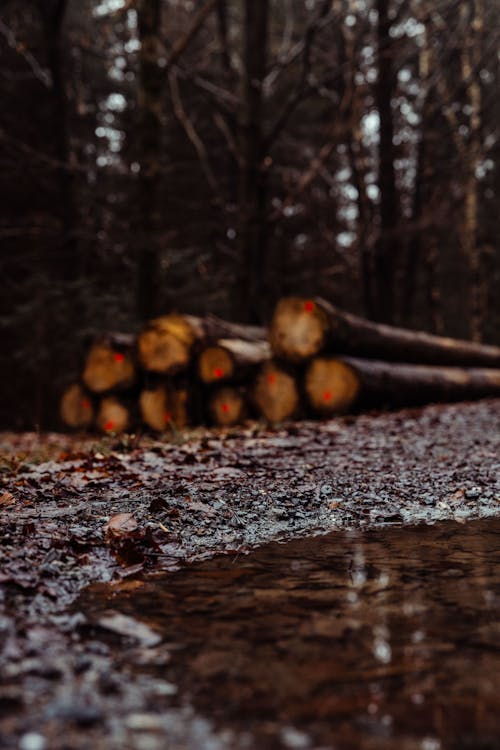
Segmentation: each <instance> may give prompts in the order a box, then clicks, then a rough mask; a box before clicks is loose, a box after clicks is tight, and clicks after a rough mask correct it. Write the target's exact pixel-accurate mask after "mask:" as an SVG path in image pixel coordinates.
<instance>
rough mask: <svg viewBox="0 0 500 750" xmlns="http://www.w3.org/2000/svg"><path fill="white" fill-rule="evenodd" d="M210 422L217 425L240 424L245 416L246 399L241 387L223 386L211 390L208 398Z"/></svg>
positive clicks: (229, 425)
mask: <svg viewBox="0 0 500 750" xmlns="http://www.w3.org/2000/svg"><path fill="white" fill-rule="evenodd" d="M208 411H209V415H210V419H211V422H212V423H213V424H215V425H217V426H219V427H231V426H233V425H236V424H241V422H243V420H244V419H245V418H246V417H247V415H248V413H247V399H246V395H245V392H244V389H242V388H236V387H234V386H225V387H223V388H217V389H216V390H215V391H213V392H212V393H211V394H210V396H209V400H208Z"/></svg>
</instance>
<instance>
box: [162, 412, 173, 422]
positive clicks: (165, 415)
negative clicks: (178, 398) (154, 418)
mask: <svg viewBox="0 0 500 750" xmlns="http://www.w3.org/2000/svg"><path fill="white" fill-rule="evenodd" d="M171 419H172V415H171V414H170V413H169V412H168V411H166V412H165V414H164V415H163V421H164V422H165V424H167V423H168V422H170V420H171Z"/></svg>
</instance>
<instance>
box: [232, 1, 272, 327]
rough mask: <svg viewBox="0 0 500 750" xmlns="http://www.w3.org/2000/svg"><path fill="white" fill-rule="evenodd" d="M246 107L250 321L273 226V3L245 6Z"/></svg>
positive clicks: (246, 306) (244, 193) (245, 295)
mask: <svg viewBox="0 0 500 750" xmlns="http://www.w3.org/2000/svg"><path fill="white" fill-rule="evenodd" d="M244 9H245V18H244V31H243V35H244V39H243V66H244V72H243V104H242V117H243V119H242V122H241V124H240V149H241V159H242V166H241V172H240V197H239V203H240V205H239V210H240V217H241V220H240V232H239V233H240V247H241V256H242V257H241V262H242V268H243V277H242V279H241V286H242V289H241V295H240V301H239V303H238V305H239V307H240V309H239V313H240V314H241V315H242V316H244V319H246V320H260V318H261V315H262V300H263V298H264V294H263V282H262V278H263V273H264V261H265V257H266V244H267V231H268V222H267V216H266V203H267V185H266V182H267V180H266V171H265V164H264V157H265V153H264V151H265V137H264V132H263V99H264V97H263V91H262V84H263V80H264V77H265V74H266V65H267V45H268V21H269V2H268V0H244Z"/></svg>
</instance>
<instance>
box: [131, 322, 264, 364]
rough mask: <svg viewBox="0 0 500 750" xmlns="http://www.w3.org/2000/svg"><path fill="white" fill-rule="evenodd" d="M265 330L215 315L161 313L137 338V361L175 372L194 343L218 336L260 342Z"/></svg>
mask: <svg viewBox="0 0 500 750" xmlns="http://www.w3.org/2000/svg"><path fill="white" fill-rule="evenodd" d="M265 335H266V334H265V330H264V329H263V328H259V327H256V326H245V325H241V324H239V323H229V322H227V321H225V320H220V319H219V318H216V317H215V316H207V317H206V318H198V317H195V316H193V315H176V314H171V315H164V316H162V317H160V318H155V319H154V320H151V321H150V322H149V323H148V324H147V325H146V326H145V328H144V329H143V330H142V331H141V333H140V334H139V336H138V339H137V350H138V357H139V362H140V364H141V365H142V367H143V368H144V369H145V370H147V371H148V372H154V373H159V374H163V375H174V374H176V373H179V372H182V371H183V370H186V369H187V367H188V365H189V363H190V360H191V357H192V355H193V353H194V351H195V348H196V345H198V344H199V343H200V342H213V341H216V340H217V339H220V338H238V339H243V340H245V341H262V340H264V339H265Z"/></svg>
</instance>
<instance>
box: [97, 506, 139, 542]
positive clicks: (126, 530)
mask: <svg viewBox="0 0 500 750" xmlns="http://www.w3.org/2000/svg"><path fill="white" fill-rule="evenodd" d="M104 528H105V532H106V541H107V542H110V541H111V540H113V539H119V538H121V537H126V536H130V535H131V534H133V533H134V532H135V531H137V529H138V523H137V521H136V520H135V518H134V514H133V513H117V514H116V515H115V516H112V517H111V518H110V519H109V521H108V523H107V524H106V526H105V527H104Z"/></svg>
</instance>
